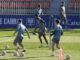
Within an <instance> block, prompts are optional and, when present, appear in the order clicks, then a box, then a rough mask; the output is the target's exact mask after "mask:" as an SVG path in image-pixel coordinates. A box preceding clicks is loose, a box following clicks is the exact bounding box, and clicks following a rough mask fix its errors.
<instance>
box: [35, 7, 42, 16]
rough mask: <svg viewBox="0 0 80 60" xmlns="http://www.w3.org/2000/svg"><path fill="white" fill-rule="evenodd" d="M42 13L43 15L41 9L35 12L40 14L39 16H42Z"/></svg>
mask: <svg viewBox="0 0 80 60" xmlns="http://www.w3.org/2000/svg"><path fill="white" fill-rule="evenodd" d="M42 13H43V12H42V9H39V8H38V9H37V10H36V11H35V14H39V16H40V15H42Z"/></svg>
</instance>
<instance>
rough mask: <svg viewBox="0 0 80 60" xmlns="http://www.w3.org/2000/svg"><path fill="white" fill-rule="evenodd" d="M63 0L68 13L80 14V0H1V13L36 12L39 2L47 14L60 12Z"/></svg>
mask: <svg viewBox="0 0 80 60" xmlns="http://www.w3.org/2000/svg"><path fill="white" fill-rule="evenodd" d="M61 1H65V2H66V13H67V14H68V15H80V0H0V14H2V15H5V14H8V15H10V14H12V15H15V14H19V15H20V14H34V10H35V9H36V8H37V5H38V4H41V5H42V9H43V11H44V12H45V13H46V14H56V15H57V14H58V13H59V11H58V10H59V6H60V3H61Z"/></svg>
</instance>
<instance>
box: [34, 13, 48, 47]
mask: <svg viewBox="0 0 80 60" xmlns="http://www.w3.org/2000/svg"><path fill="white" fill-rule="evenodd" d="M35 17H36V20H37V22H38V26H39V30H38V34H39V40H40V43H41V46H40V47H43V42H42V39H41V37H42V36H43V38H44V39H45V42H46V44H47V46H49V44H48V41H47V38H46V30H45V28H46V23H45V21H44V20H43V19H41V18H40V16H39V15H38V14H36V15H35Z"/></svg>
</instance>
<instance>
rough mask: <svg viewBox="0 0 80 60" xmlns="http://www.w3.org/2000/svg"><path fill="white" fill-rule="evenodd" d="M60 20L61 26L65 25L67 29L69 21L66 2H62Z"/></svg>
mask: <svg viewBox="0 0 80 60" xmlns="http://www.w3.org/2000/svg"><path fill="white" fill-rule="evenodd" d="M60 19H61V24H62V23H64V25H65V28H66V25H67V19H66V9H65V2H64V1H62V2H61V6H60Z"/></svg>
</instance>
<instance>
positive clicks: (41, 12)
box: [33, 4, 43, 34]
mask: <svg viewBox="0 0 80 60" xmlns="http://www.w3.org/2000/svg"><path fill="white" fill-rule="evenodd" d="M37 14H38V15H39V16H41V15H43V11H42V9H41V5H40V4H39V5H38V9H37V10H36V11H35V15H37ZM35 20H36V27H35V29H34V32H33V34H35V30H36V29H37V28H38V27H39V23H38V20H37V19H36V18H35Z"/></svg>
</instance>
